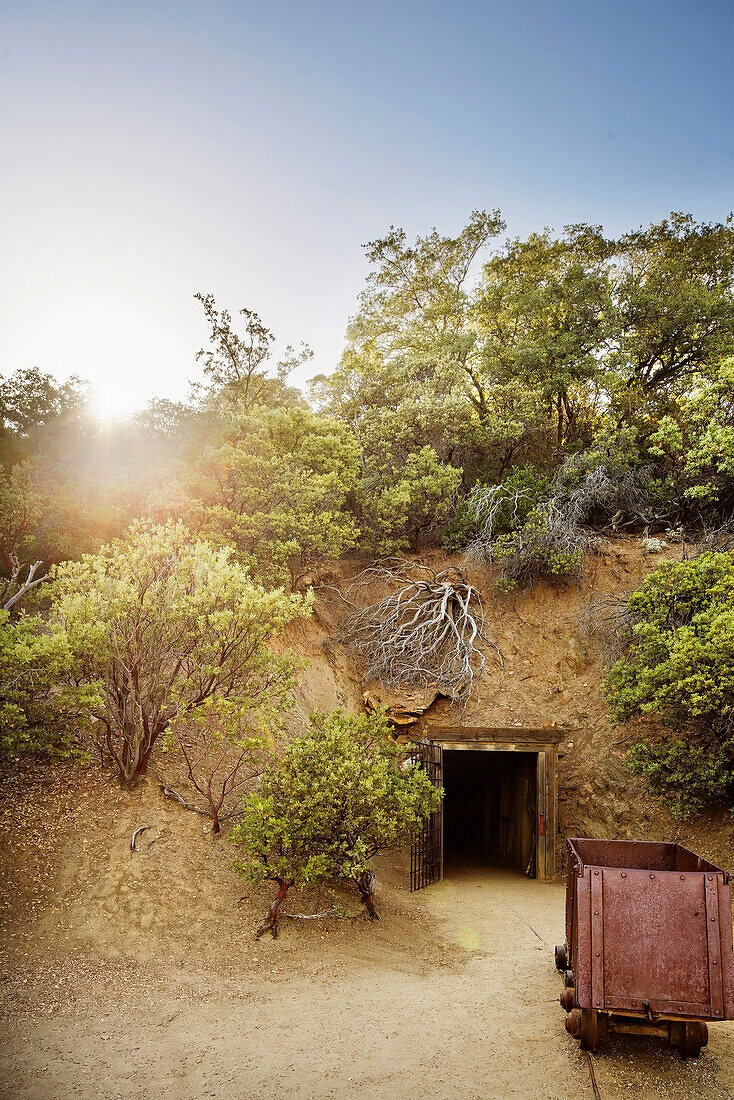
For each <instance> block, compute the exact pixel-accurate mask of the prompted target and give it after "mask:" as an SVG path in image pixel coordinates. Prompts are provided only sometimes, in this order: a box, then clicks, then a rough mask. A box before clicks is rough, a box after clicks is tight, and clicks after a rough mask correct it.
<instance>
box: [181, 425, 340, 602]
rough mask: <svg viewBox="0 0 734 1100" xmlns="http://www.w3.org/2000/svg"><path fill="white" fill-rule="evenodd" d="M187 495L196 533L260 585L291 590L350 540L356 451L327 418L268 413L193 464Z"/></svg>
mask: <svg viewBox="0 0 734 1100" xmlns="http://www.w3.org/2000/svg"><path fill="white" fill-rule="evenodd" d="M196 473H197V474H198V475H199V476H198V478H196V477H195V478H194V479H193V480H194V484H193V485H192V493H193V495H195V496H198V497H199V498H200V499H201V501H202V503H203V505H204V512H203V515H202V519H201V527H200V530H201V531H202V532H203V533H204V534H205V535H206V536H207V537H209V538H212V539H215V540H217V541H223V542H228V543H231V544H232V545H233V546H234V547H235V548H236V550H237V553H238V555H239V557H240V559H241V560H242V561H244V562H246V563H247V564H248V565H250V567H251V569H252V571H253V573H254V574H255V575H256V576H257V577H258V578H259V579H260V580H262V581H263V582H264V583H267V584H270V585H273V584H278V585H283V584H290V585H292V586H294V587H295V586H297V585H298V584H299V583H300V582H301V581H302V580H303V578H304V577H307V576H309V574H310V573H311V571H312V570H313V569H315V568H317V567H318V566H319V565H321V564H322V563H323V562H324V561H325V560H327V559H328V558H337V557H339V556H340V555H341V554H342V553H344V551H345V550H348V549H350V548H351V547H352V546H353V545H354V543H355V540H356V536H357V529H356V526H355V523H354V519H353V518H352V516H351V515H350V514H349V512H348V510H347V500H348V497H349V494H350V493H351V492H352V491H353V490H354V488H355V486H356V484H357V478H358V475H359V447H358V446H357V443H356V441H355V439H354V437H353V436H352V434H351V432H350V431H349V430H348V429H347V428H346V427H345V426H344V425H343V424H341V423H339V422H338V421H336V420H334V419H333V418H331V417H326V416H316V415H315V414H314V413H312V412H310V411H308V410H306V409H290V410H269V411H267V412H263V413H261V414H260V415H259V416H258V417H257V418H256V419H255V418H250V419H249V420H248V421H246V422H245V421H241V422H240V425H239V428H238V429H237V431H236V432H234V431H233V432H232V434H231V437H230V439H228V440H227V441H226V442H225V443H223V444H222V445H221V446H220V447H218V448H211V449H209V450H208V451H206V452H205V454H204V455H203V456H202V458H201V459H200V461H199V463H198V464H197V470H196Z"/></svg>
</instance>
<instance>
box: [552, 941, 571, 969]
mask: <svg viewBox="0 0 734 1100" xmlns="http://www.w3.org/2000/svg"><path fill="white" fill-rule="evenodd" d="M555 955H556V970H560V971H561V973H563V971H564V970H565V969H566V967H567V966H568V952H567V950H566V945H565V943H559V944H557V945H556V951H555Z"/></svg>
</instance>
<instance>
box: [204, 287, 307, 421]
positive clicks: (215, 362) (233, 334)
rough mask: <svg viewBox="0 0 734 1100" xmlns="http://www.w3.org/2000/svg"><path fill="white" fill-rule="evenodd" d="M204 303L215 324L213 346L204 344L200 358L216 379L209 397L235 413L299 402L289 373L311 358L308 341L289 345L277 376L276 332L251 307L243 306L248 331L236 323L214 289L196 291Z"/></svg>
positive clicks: (211, 325) (208, 318) (212, 326)
mask: <svg viewBox="0 0 734 1100" xmlns="http://www.w3.org/2000/svg"><path fill="white" fill-rule="evenodd" d="M194 297H195V298H196V300H197V301H199V302H201V304H202V306H203V308H204V316H205V318H206V321H207V323H208V325H209V328H210V334H209V343H210V345H211V347H210V348H208V349H206V348H202V349H201V350H200V351H199V352H198V353H197V356H196V358H197V359H198V360H202V361H203V364H204V373H205V374H206V375H207V376H208V378H209V379H210V388H209V390H208V397H209V399H210V400H215V401H217V402H219V403H221V404H222V405H223V406H224V408H225V409H228V410H229V411H230V412H234V413H236V414H237V413H239V414H242V413H244V414H247V413H249V412H251V411H252V410H253V409H255V408H267V407H273V406H276V405H293V404H299V400H298V398H299V395H298V392H297V391H296V390H294V389H293V388H291V387H289V386H288V385H287V380H288V376H289V375H290V374H291V373H292V371H294V370H295V369H296V367H299V366H301V364H303V363H305V362H307V361H308V360H309V359H311V357H312V355H313V352H312V351H311V349H310V348H309V347H307V346H306V344H302V345H301V348H300V350H299V351H295V350H294V349H293V348H292V347H290V346H289V347H287V348H286V349H285V353H284V355H283V358H282V359H281V360H280V361H279V362H278V363H277V364H276V367H275V376H273V375H272V374H271V373H269V360H270V356H271V353H272V348H273V344H274V342H275V337H274V336H273V334H272V332H271V331H270V329H268V328H266V327H265V325H264V324H263V323H262V321H261V319H260V317H259V316H258V315H257V313H255V312H254V311H253V310H251V309H241V310H240V311H239V316H240V317H242V318H244V332H243V333H238V332H237V331H236V330H235V329H234V328H233V327H232V315H231V313H230V312H229V311H228V310H226V309H222V310H219V309H217V305H216V302H215V300H214V295H213V294H195V295H194Z"/></svg>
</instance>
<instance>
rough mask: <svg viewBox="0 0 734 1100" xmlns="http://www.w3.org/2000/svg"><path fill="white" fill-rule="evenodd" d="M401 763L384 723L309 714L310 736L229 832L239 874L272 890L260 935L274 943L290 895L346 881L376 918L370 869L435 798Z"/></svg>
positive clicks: (292, 748) (286, 756) (422, 777)
mask: <svg viewBox="0 0 734 1100" xmlns="http://www.w3.org/2000/svg"><path fill="white" fill-rule="evenodd" d="M403 759H404V750H402V749H400V748H399V747H398V746H396V745H395V744H394V742H393V741H392V740H391V738H390V733H389V724H388V722H387V720H386V718H385V716H384V714H381V713H378V714H371V715H361V716H359V717H357V718H352V717H349V716H348V715H346V714H343V713H342V712H340V711H335V712H334V713H333V714H331V715H323V714H314V715H312V717H311V730H310V732H309V733H308V734H306V735H305V736H303V737H298V738H295V739H294V740H293V741H292V742H291V743H290V744H289V745H288V746H287V747H286V748H285V751H284V752H283V755H282V757H281V759H280V760H279V761H278V762H277V763H275V764H273V765H272V766H271V767H270V768H268V770H267V771H266V772H265V774H264V775H263V778H262V781H261V783H260V787H259V789H258V790H257V791H255V792H253V793H251V794H250V795H248V797H247V798H246V800H245V803H244V813H243V815H242V817H241V819H240V820H239V821H238V822H237V824H236V825H235V826H234V827H233V829H232V833H231V837H232V840H233V841H235V842H236V843H238V844H240V845H241V846H242V847H243V849H244V856H243V860H242V862H241V863H240V864H239V865H238V869H239V870H240V872H241V873H242V874H243V875H245V877H246V878H248V879H249V880H250V881H251V882H256V883H259V882H272V883H274V884H275V885H276V886H277V888H278V889H277V894H276V897H275V900H274V901H273V904H272V905H271V907H270V913H269V916H268V920H267V923H266V924H265V925H264V926H263V928H262V929H260V932H259V933H258V934H259V935H261V934H262V933H264V932H266V931H268V930H269V931H270V932H272V934H273V936H276V935H277V934H278V920H279V915H280V909H281V906H282V905H283V903H284V902H285V900H286V898H287V895H288V891H289V889H290V888H291V887H293V886H297V887H303V886H312V885H316V884H318V883H324V882H337V881H339V880H345V879H346V880H348V881H352V882H354V883H356V885H357V888H358V890H359V892H360V896H361V897H362V900H363V902H364V904H365V907H366V910H367V912H368V914H369V916H370V917H371V918H372V919H376V917H377V914H376V912H375V907H374V873H373V871H372V869H371V867H370V862H371V860H372V859H373V858H374V856H375V855H376V854H377V853H378V852H380V851H382V850H384V849H387V848H394V847H397V846H399V845H402V844H405V843H407V841H408V840H409V839H410V837H411V836H412V835H413V834H414V833H415V831H416V830H417V829H418V828H419V827H420V826H421V824H422V822H423V821H424V820H425V818H426V817H427V816H428V815H429V814H430V813H431V812H432V811H433V810H435V809H436V808H437V806H438V804H439V802H440V799H441V792H440V791H438V790H437V789H436V788H435V787H434V786H433V784H432V782H431V780H430V779H429V778H428V776H427V775H426V773H425V772H424V771H422V770H421V769H420V768H419V767H418V766H417V765H416V766H410V767H407V768H406V767H405V766H404V764H403Z"/></svg>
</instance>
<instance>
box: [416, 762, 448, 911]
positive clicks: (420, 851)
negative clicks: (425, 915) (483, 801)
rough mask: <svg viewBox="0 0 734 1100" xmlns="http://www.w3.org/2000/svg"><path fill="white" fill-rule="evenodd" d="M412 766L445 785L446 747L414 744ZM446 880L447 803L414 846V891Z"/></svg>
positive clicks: (425, 823)
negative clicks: (444, 823)
mask: <svg viewBox="0 0 734 1100" xmlns="http://www.w3.org/2000/svg"><path fill="white" fill-rule="evenodd" d="M410 762H411V764H419V765H420V766H421V767H422V768H423V769H424V770H425V771H426V773H427V774H428V777H429V779H430V780H431V782H432V783H433V785H434V786H435V787H441V786H443V746H442V745H437V744H436V743H435V742H434V741H414V742H413V744H412V746H411V752H410ZM442 878H443V802H441V804H440V805H439V807H438V809H437V810H434V812H433V813H432V814H431V816H430V817H428V818H427V819H426V821H425V822H424V823H423V826H422V828H421V830H420V832H419V833H418V834H417V836H415V837H414V838H413V843H412V844H411V846H410V889H411V892H412V891H413V890H421V889H422V888H423V887H424V886H430V884H431V883H432V882H436V881H437V879H442Z"/></svg>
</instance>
